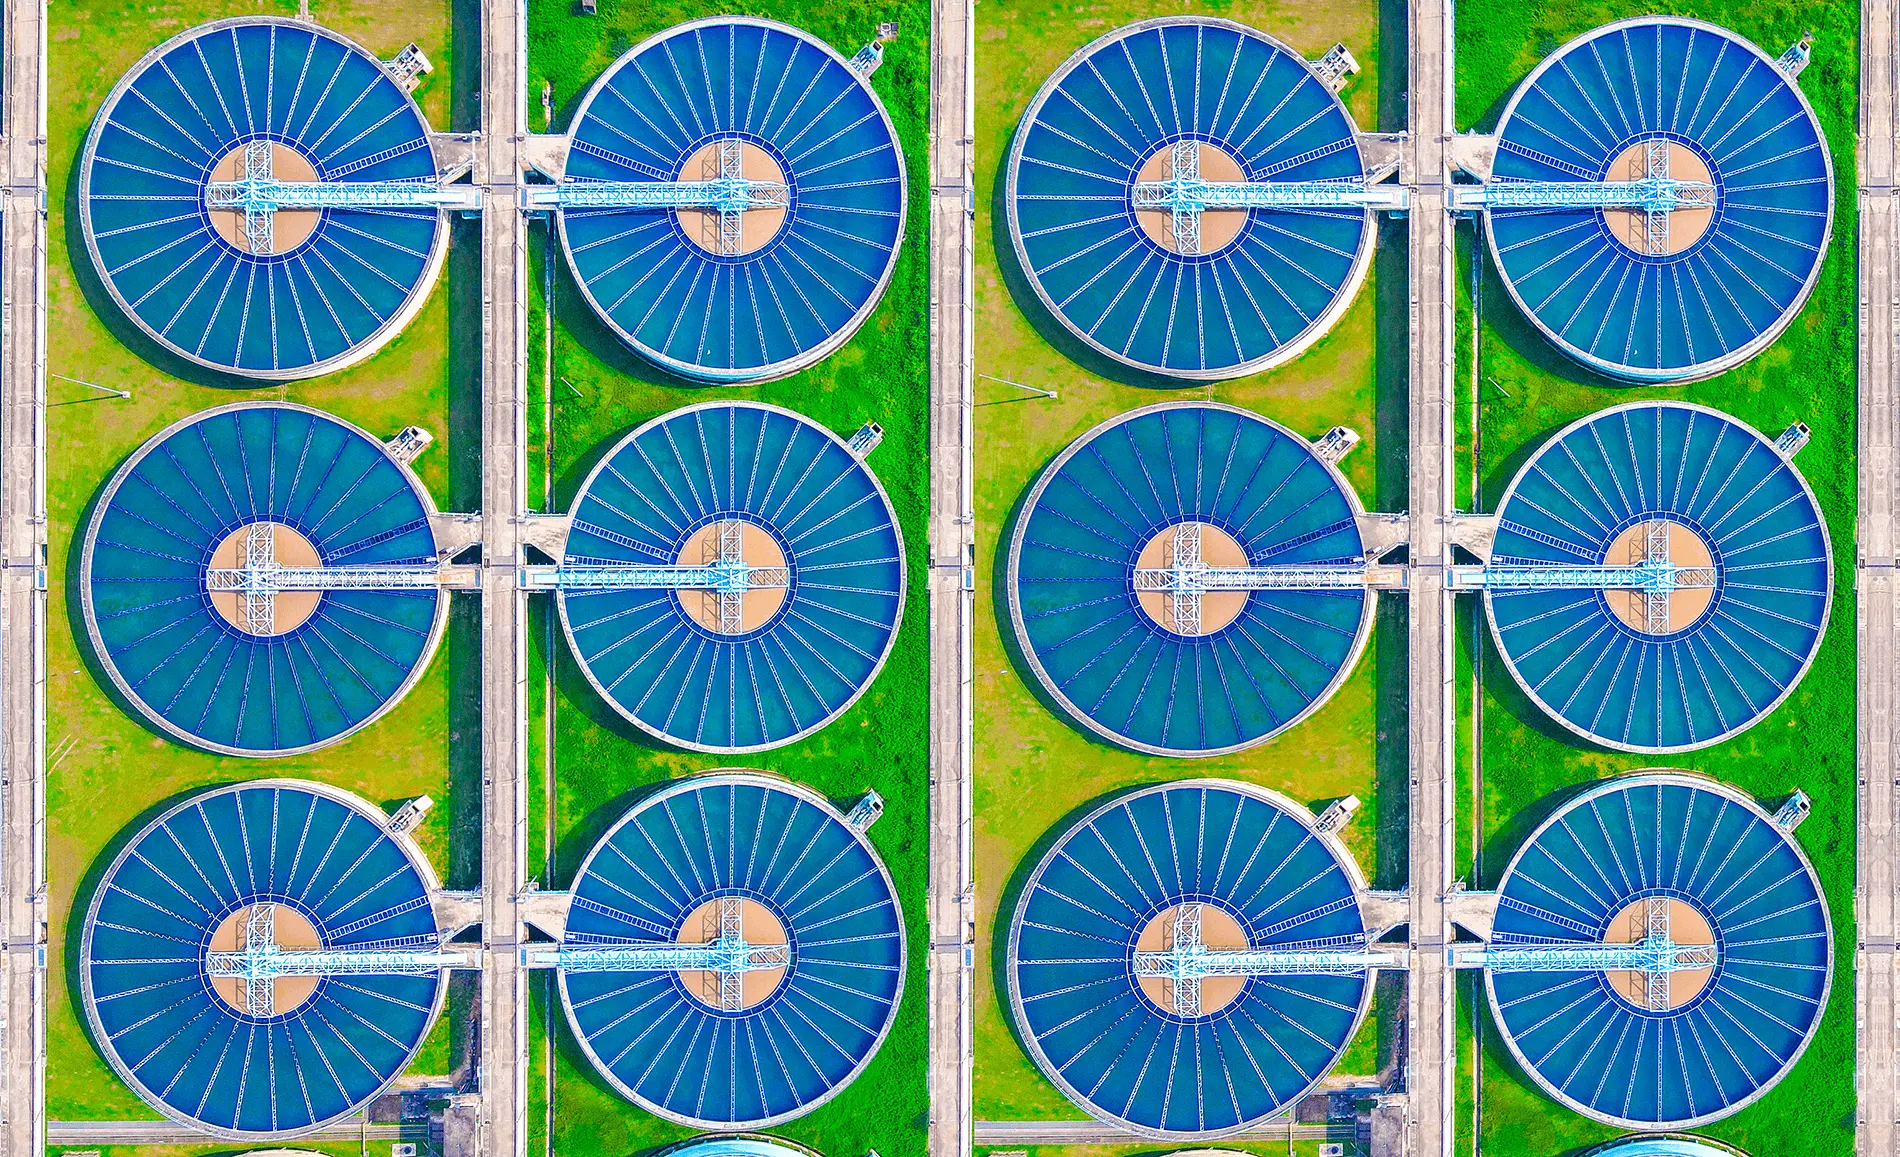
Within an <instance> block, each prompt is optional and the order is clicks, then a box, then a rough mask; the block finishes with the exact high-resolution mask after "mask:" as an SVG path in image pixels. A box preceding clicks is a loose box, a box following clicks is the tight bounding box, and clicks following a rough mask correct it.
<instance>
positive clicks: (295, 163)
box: [207, 141, 323, 254]
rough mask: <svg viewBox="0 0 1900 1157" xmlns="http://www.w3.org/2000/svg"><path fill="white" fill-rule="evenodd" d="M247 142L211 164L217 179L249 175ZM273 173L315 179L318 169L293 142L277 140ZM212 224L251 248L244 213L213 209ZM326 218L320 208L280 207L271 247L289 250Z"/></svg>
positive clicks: (238, 244)
mask: <svg viewBox="0 0 1900 1157" xmlns="http://www.w3.org/2000/svg"><path fill="white" fill-rule="evenodd" d="M247 147H248V146H247V145H239V146H238V147H237V148H235V149H232V150H231V151H230V152H228V153H226V154H224V157H223V158H222V159H221V160H219V161H218V163H217V164H215V165H213V166H211V179H212V180H213V181H236V180H239V179H240V178H242V177H244V176H246V175H247V174H246V173H245V170H244V152H245V149H246V148H247ZM270 163H271V175H272V176H274V177H276V178H277V179H278V180H280V181H314V180H316V179H317V170H316V169H315V168H314V167H313V166H312V165H311V164H310V162H309V161H308V160H307V159H305V157H304V155H303V154H302V153H300V152H298V151H297V150H295V149H293V148H291V147H290V146H289V145H280V144H278V143H277V142H275V141H272V142H271V146H270ZM207 212H208V213H209V214H210V216H211V227H212V228H213V229H216V230H217V231H218V236H220V237H222V238H224V239H225V240H226V241H228V242H230V243H231V244H232V245H233V246H234V247H236V248H237V249H240V250H242V251H243V252H245V253H249V252H250V251H251V242H250V238H248V237H247V236H245V233H244V214H242V213H239V212H235V211H233V210H228V209H210V210H207ZM322 220H323V213H322V211H321V210H317V209H280V210H278V211H277V212H275V213H273V214H271V247H270V251H271V252H272V253H273V254H275V253H288V252H290V251H291V250H292V249H295V248H296V247H297V246H299V245H302V244H303V243H304V242H305V241H308V240H310V235H311V234H312V233H315V232H316V231H317V225H318V223H319V222H321V221H322Z"/></svg>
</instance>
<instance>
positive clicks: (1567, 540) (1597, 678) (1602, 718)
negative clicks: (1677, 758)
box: [1486, 402, 1833, 751]
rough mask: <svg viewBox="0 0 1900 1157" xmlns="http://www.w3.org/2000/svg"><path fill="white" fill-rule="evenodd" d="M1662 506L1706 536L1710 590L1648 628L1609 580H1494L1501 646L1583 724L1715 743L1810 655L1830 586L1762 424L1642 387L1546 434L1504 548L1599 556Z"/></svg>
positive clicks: (1656, 738)
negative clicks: (1610, 589) (1589, 583)
mask: <svg viewBox="0 0 1900 1157" xmlns="http://www.w3.org/2000/svg"><path fill="white" fill-rule="evenodd" d="M1656 521H1662V522H1668V523H1671V524H1673V525H1676V526H1680V527H1683V528H1685V529H1687V530H1688V531H1691V532H1692V533H1693V534H1694V535H1695V536H1696V537H1697V538H1699V539H1700V540H1701V541H1702V542H1703V543H1704V544H1706V545H1707V546H1708V547H1709V549H1710V555H1711V559H1712V562H1713V564H1714V567H1715V574H1716V580H1715V581H1716V589H1715V595H1714V598H1713V600H1712V601H1711V602H1710V604H1709V606H1708V608H1707V610H1706V611H1704V612H1703V613H1702V614H1701V615H1700V617H1698V618H1696V619H1695V620H1694V621H1693V622H1691V623H1689V624H1688V625H1687V626H1685V627H1683V628H1682V629H1680V630H1676V631H1673V632H1670V633H1666V634H1661V635H1650V634H1648V633H1646V632H1644V631H1640V630H1637V629H1635V628H1633V627H1631V626H1630V625H1629V624H1628V623H1626V622H1624V621H1623V620H1622V619H1621V618H1619V617H1618V616H1617V614H1616V613H1615V612H1614V611H1613V609H1612V608H1611V605H1610V603H1609V601H1608V599H1607V597H1606V596H1605V594H1604V593H1603V592H1600V591H1592V590H1578V589H1545V590H1528V591H1504V590H1499V591H1493V592H1491V593H1489V594H1488V595H1487V596H1486V598H1487V600H1488V602H1489V606H1490V609H1491V621H1492V626H1493V628H1494V629H1495V631H1496V635H1497V639H1498V646H1499V648H1500V649H1501V650H1502V651H1503V652H1504V656H1505V659H1506V660H1507V661H1508V663H1509V664H1510V666H1511V669H1512V672H1513V674H1515V675H1516V677H1517V679H1518V681H1519V682H1520V683H1521V684H1522V685H1523V686H1524V688H1525V690H1526V691H1528V692H1529V693H1530V695H1531V697H1532V698H1533V699H1534V700H1536V701H1537V703H1538V704H1539V705H1540V706H1542V707H1543V708H1544V710H1546V711H1548V712H1549V713H1550V714H1551V715H1553V716H1555V717H1556V718H1558V719H1559V720H1561V721H1562V722H1563V723H1564V724H1565V726H1567V727H1569V728H1570V729H1571V730H1573V731H1576V732H1577V733H1579V734H1581V735H1583V736H1584V737H1586V738H1588V739H1590V740H1592V741H1594V742H1597V743H1601V744H1604V745H1606V746H1610V747H1616V748H1622V749H1627V750H1637V751H1680V750H1684V749H1688V748H1695V747H1705V746H1707V745H1709V744H1711V743H1716V742H1719V741H1721V740H1722V739H1725V738H1727V737H1729V736H1731V735H1734V734H1736V733H1738V732H1740V731H1743V730H1745V729H1747V728H1748V727H1749V726H1751V725H1753V724H1754V723H1755V721H1757V720H1758V719H1760V718H1761V717H1762V716H1763V715H1765V714H1767V713H1768V712H1769V711H1770V710H1772V709H1773V708H1774V705H1775V704H1777V703H1779V702H1780V701H1781V699H1782V698H1783V697H1784V696H1785V695H1786V694H1787V693H1788V691H1789V689H1790V688H1792V687H1793V686H1794V684H1795V683H1796V682H1797V681H1798V680H1799V679H1800V678H1801V676H1802V674H1803V673H1805V672H1806V670H1807V665H1808V663H1809V661H1810V660H1811V659H1812V658H1813V656H1814V651H1815V648H1816V647H1818V646H1819V645H1820V641H1821V632H1822V629H1823V627H1824V626H1825V624H1826V621H1827V611H1828V603H1829V597H1830V594H1831V592H1832V590H1833V582H1832V578H1831V570H1830V554H1829V547H1828V541H1827V533H1826V530H1825V528H1824V527H1823V526H1822V524H1821V512H1820V509H1819V507H1817V506H1816V505H1815V500H1814V496H1813V494H1812V493H1811V492H1810V491H1809V490H1808V488H1807V483H1806V482H1805V481H1803V480H1802V478H1801V475H1800V474H1799V473H1797V472H1796V470H1795V469H1794V466H1793V465H1792V464H1791V463H1790V462H1789V461H1788V460H1787V459H1786V458H1783V457H1782V456H1781V454H1780V453H1778V452H1777V451H1776V450H1775V447H1774V445H1773V443H1771V442H1769V441H1768V440H1767V439H1765V438H1763V437H1762V436H1761V435H1760V434H1759V433H1757V432H1755V431H1754V430H1752V429H1750V428H1749V427H1748V426H1746V425H1743V424H1742V423H1741V422H1738V421H1736V420H1735V419H1733V418H1730V417H1728V416H1726V415H1724V414H1720V413H1717V412H1716V411H1714V410H1709V409H1705V408H1702V407H1700V406H1692V405H1687V404H1683V403H1677V402H1653V403H1635V404H1632V405H1628V406H1619V407H1617V408H1615V409H1611V410H1605V411H1603V412H1602V413H1599V414H1596V415H1593V416H1591V417H1589V418H1585V419H1583V420H1582V421H1580V422H1577V423H1575V424H1573V425H1571V426H1569V427H1567V428H1566V429H1564V430H1563V431H1561V432H1560V433H1558V434H1557V436H1556V437H1554V438H1552V439H1551V441H1550V442H1548V443H1547V444H1545V445H1544V446H1542V447H1541V448H1539V449H1538V451H1537V453H1536V454H1535V455H1533V456H1532V458H1531V459H1530V461H1529V462H1527V463H1526V464H1525V466H1524V468H1523V470H1522V471H1520V472H1519V474H1518V477H1517V478H1516V479H1515V480H1514V481H1513V482H1512V484H1511V488H1510V490H1509V491H1508V492H1507V493H1506V495H1505V498H1504V501H1503V503H1502V504H1501V505H1500V506H1499V509H1498V534H1497V539H1496V543H1495V545H1494V547H1493V554H1492V561H1493V562H1494V563H1500V564H1507V565H1543V566H1597V565H1601V564H1603V563H1604V561H1605V560H1606V558H1608V555H1609V552H1610V548H1611V546H1612V544H1613V543H1615V542H1616V541H1617V540H1618V538H1619V537H1621V536H1622V535H1624V534H1625V533H1626V532H1628V531H1629V530H1630V529H1631V528H1632V527H1635V526H1637V525H1638V524H1642V523H1651V522H1656Z"/></svg>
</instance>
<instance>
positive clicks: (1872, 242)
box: [1854, 0, 1900, 1157]
mask: <svg viewBox="0 0 1900 1157" xmlns="http://www.w3.org/2000/svg"><path fill="white" fill-rule="evenodd" d="M1897 9H1900V5H1897V4H1896V0H1862V4H1861V69H1860V98H1861V104H1860V174H1859V175H1860V193H1859V198H1860V203H1859V208H1860V214H1859V216H1860V238H1859V240H1860V479H1859V481H1860V533H1859V540H1860V542H1859V550H1858V552H1857V555H1856V558H1855V573H1854V580H1855V587H1856V588H1857V590H1858V594H1859V599H1860V606H1859V615H1858V618H1857V626H1858V638H1857V642H1858V644H1859V656H1860V663H1859V670H1858V673H1857V681H1858V684H1859V685H1858V688H1857V690H1858V698H1859V726H1860V738H1859V745H1858V747H1859V750H1858V763H1859V770H1860V776H1859V778H1860V799H1859V809H1858V819H1859V826H1860V830H1859V833H1858V835H1859V839H1858V840H1857V849H1856V868H1857V870H1856V873H1855V890H1854V907H1855V917H1856V921H1857V926H1858V929H1859V936H1860V943H1859V948H1858V951H1857V952H1856V953H1855V958H1854V965H1855V984H1854V997H1855V1019H1856V1022H1857V1023H1858V1024H1859V1026H1860V1032H1859V1040H1858V1047H1859V1058H1858V1060H1859V1063H1858V1065H1857V1071H1858V1086H1859V1087H1858V1092H1859V1105H1858V1108H1857V1111H1856V1117H1855V1126H1856V1127H1855V1144H1856V1147H1857V1149H1858V1151H1859V1152H1860V1153H1861V1154H1862V1155H1863V1157H1885V1155H1887V1154H1891V1153H1893V1152H1894V1149H1895V1146H1896V1144H1897V1143H1900V1125H1897V1124H1896V1117H1897V1116H1900V1091H1897V1090H1896V1088H1895V1079H1896V1073H1897V1072H1900V1068H1897V1067H1896V1056H1895V1050H1896V1044H1897V1038H1900V1034H1897V1033H1896V1028H1895V1025H1896V1021H1900V1003H1897V1002H1900V985H1897V984H1896V979H1897V977H1896V958H1895V953H1894V937H1895V935H1896V932H1900V875H1896V871H1895V863H1894V860H1895V856H1896V855H1900V846H1897V845H1896V843H1895V805H1896V800H1897V796H1900V793H1896V791H1895V781H1896V780H1897V779H1900V760H1897V758H1896V757H1900V752H1897V751H1896V749H1895V721H1894V710H1895V708H1896V706H1900V696H1897V695H1896V694H1895V685H1896V683H1897V682H1900V669H1896V667H1895V663H1896V660H1897V659H1900V655H1897V654H1896V632H1900V586H1896V584H1895V581H1894V564H1895V545H1896V539H1900V527H1896V522H1895V520H1896V517H1900V463H1896V461H1895V457H1896V455H1895V446H1896V444H1900V378H1897V377H1896V371H1897V370H1900V304H1897V302H1896V298H1900V283H1896V278H1895V270H1894V260H1895V256H1896V254H1895V249H1894V246H1895V241H1896V238H1900V219H1897V211H1900V209H1897V206H1900V203H1897V202H1896V200H1895V195H1896V189H1895V187H1894V169H1895V162H1896V158H1895V153H1896V139H1895V138H1896V135H1897V134H1900V111H1897V110H1896V98H1895V89H1896V78H1895V71H1894V69H1895V62H1896V59H1900V19H1897V16H1900V12H1897Z"/></svg>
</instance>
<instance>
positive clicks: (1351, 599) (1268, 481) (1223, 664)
mask: <svg viewBox="0 0 1900 1157" xmlns="http://www.w3.org/2000/svg"><path fill="white" fill-rule="evenodd" d="M1358 511H1359V504H1358V499H1357V497H1356V496H1355V495H1354V494H1353V492H1352V489H1351V487H1350V485H1349V484H1348V483H1347V482H1346V480H1345V479H1344V478H1343V477H1342V476H1341V475H1340V474H1339V471H1338V470H1337V469H1336V468H1334V467H1333V466H1332V465H1331V464H1330V463H1328V462H1326V461H1325V460H1324V459H1322V458H1321V457H1320V456H1319V455H1318V454H1316V453H1315V452H1314V450H1313V447H1312V446H1311V445H1310V444H1309V443H1308V442H1307V441H1306V440H1305V439H1303V438H1300V437H1299V436H1298V435H1296V434H1294V433H1292V432H1291V431H1289V430H1287V429H1285V428H1284V427H1281V426H1278V425H1276V424H1274V423H1272V422H1269V421H1267V420H1266V419H1265V418H1261V417H1259V416H1257V415H1254V414H1251V413H1248V412H1247V411H1244V410H1240V409H1236V408H1234V407H1232V406H1223V405H1217V404H1214V403H1206V402H1180V403H1163V404H1160V405H1156V406H1149V407H1145V408H1143V409H1140V410H1134V411H1131V412H1129V413H1127V414H1123V415H1121V416H1119V417H1116V418H1112V419H1110V420H1109V421H1107V422H1104V423H1102V424H1101V425H1099V426H1097V427H1095V428H1094V429H1093V430H1090V431H1089V432H1088V433H1086V434H1084V435H1082V437H1080V438H1078V439H1076V441H1075V442H1073V443H1072V444H1070V445H1069V447H1068V448H1066V449H1065V450H1063V451H1062V453H1061V454H1059V455H1057V457H1056V459H1055V461H1053V462H1052V463H1050V464H1049V466H1048V467H1047V468H1046V469H1045V470H1044V471H1043V472H1042V474H1041V476H1040V477H1039V478H1038V479H1037V480H1036V483H1035V485H1034V487H1033V488H1032V489H1031V490H1030V492H1029V495H1028V497H1027V498H1026V499H1025V500H1024V503H1023V509H1022V513H1021V514H1020V515H1019V516H1018V518H1017V522H1016V528H1015V531H1014V535H1013V537H1012V539H1011V543H1010V553H1009V570H1008V591H1009V599H1010V618H1011V622H1012V624H1013V626H1014V627H1015V632H1016V637H1017V640H1018V641H1019V642H1020V643H1021V645H1022V648H1023V654H1024V656H1025V657H1026V658H1027V660H1028V662H1029V665H1030V667H1031V669H1032V670H1033V671H1034V672H1035V675H1036V677H1037V679H1038V681H1039V682H1040V683H1041V684H1042V686H1043V688H1044V690H1045V691H1046V692H1047V693H1048V694H1049V695H1050V696H1051V697H1053V698H1054V699H1055V700H1056V702H1057V703H1059V704H1060V705H1061V707H1062V709H1063V710H1064V711H1065V712H1066V713H1067V714H1068V715H1069V716H1070V717H1071V718H1072V719H1073V720H1075V721H1076V722H1077V723H1079V724H1080V725H1081V726H1083V727H1085V728H1087V729H1088V730H1089V731H1090V732H1092V733H1093V734H1095V735H1098V736H1100V737H1102V738H1104V739H1107V740H1110V741H1112V742H1114V743H1117V744H1120V745H1121V746H1124V747H1128V748H1131V749H1134V750H1137V751H1144V752H1148V753H1150V754H1155V755H1197V756H1198V755H1218V754H1221V753H1224V752H1230V751H1237V750H1240V749H1242V748H1245V747H1250V746H1252V745H1254V744H1257V743H1260V742H1263V741H1265V740H1266V739H1269V738H1271V737H1272V736H1274V735H1277V734H1279V733H1280V732H1282V731H1284V730H1285V729H1286V728H1288V727H1291V726H1292V725H1293V724H1295V723H1297V722H1299V721H1300V720H1301V719H1303V718H1305V717H1306V716H1307V715H1308V714H1310V713H1311V712H1313V711H1314V710H1316V709H1317V708H1318V707H1319V705H1320V704H1322V703H1324V702H1325V701H1326V699H1327V698H1328V697H1329V696H1330V695H1331V694H1332V692H1333V691H1334V690H1335V689H1336V688H1337V687H1338V685H1339V683H1340V681H1341V680H1342V679H1344V678H1345V675H1346V673H1347V672H1348V671H1349V670H1350V669H1351V667H1352V665H1353V663H1354V661H1355V660H1356V659H1357V658H1358V656H1359V653H1360V651H1361V650H1362V649H1363V648H1364V645H1365V640H1366V636H1367V634H1368V633H1369V632H1370V630H1371V625H1372V612H1373V596H1372V594H1371V592H1370V591H1369V590H1368V589H1367V588H1366V587H1365V586H1364V585H1363V584H1352V585H1347V586H1341V587H1335V588H1331V589H1309V590H1300V589H1261V590H1248V591H1219V592H1210V593H1208V594H1206V595H1204V596H1202V597H1201V598H1199V599H1198V600H1197V605H1196V607H1195V608H1194V609H1195V612H1196V613H1195V614H1194V615H1193V622H1192V623H1191V625H1190V624H1187V623H1184V622H1182V621H1181V620H1180V619H1178V618H1177V617H1176V615H1175V614H1174V611H1175V605H1174V601H1173V598H1172V597H1171V596H1169V595H1166V594H1165V593H1161V592H1156V591H1153V590H1145V589H1144V590H1137V579H1136V574H1137V572H1138V571H1152V570H1155V569H1157V568H1162V569H1165V568H1167V567H1169V566H1172V565H1174V563H1175V562H1176V561H1177V560H1176V559H1175V558H1174V553H1175V551H1176V550H1177V549H1178V547H1177V539H1176V535H1177V533H1178V532H1179V531H1180V530H1183V529H1185V530H1186V531H1188V532H1190V533H1191V536H1192V537H1193V539H1194V540H1195V545H1196V546H1197V548H1198V551H1199V557H1200V559H1201V561H1203V562H1205V563H1207V564H1208V565H1210V566H1268V565H1274V566H1278V565H1288V566H1295V565H1297V566H1317V567H1328V566H1332V567H1354V566H1363V565H1364V564H1365V561H1366V558H1365V547H1364V544H1363V542H1362V540H1361V538H1360V535H1359V527H1358V522H1357V515H1358Z"/></svg>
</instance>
